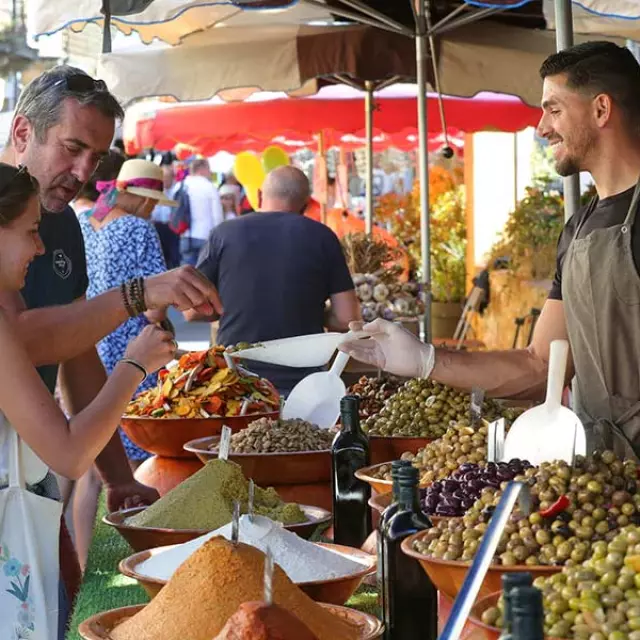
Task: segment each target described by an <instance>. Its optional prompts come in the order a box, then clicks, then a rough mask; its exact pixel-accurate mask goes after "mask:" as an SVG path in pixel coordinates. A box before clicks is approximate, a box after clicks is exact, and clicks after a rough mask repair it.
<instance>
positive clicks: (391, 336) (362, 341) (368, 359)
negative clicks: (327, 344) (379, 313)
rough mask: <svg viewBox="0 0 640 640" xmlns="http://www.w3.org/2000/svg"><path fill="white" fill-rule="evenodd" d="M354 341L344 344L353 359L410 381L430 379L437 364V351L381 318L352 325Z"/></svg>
mask: <svg viewBox="0 0 640 640" xmlns="http://www.w3.org/2000/svg"><path fill="white" fill-rule="evenodd" d="M349 329H350V330H351V331H352V332H354V334H355V335H354V337H353V338H352V339H348V340H345V341H344V342H343V343H342V344H341V345H340V347H339V348H340V351H344V352H345V353H347V354H349V355H350V356H351V357H352V358H355V359H356V360H359V361H360V362H364V363H366V364H370V365H372V366H374V367H377V368H378V369H383V370H384V371H388V372H389V373H393V374H395V375H397V376H404V377H407V378H428V377H429V375H430V374H431V371H432V370H433V366H434V364H435V349H434V347H433V345H432V344H424V343H422V342H420V340H418V338H416V336H414V335H413V334H412V333H411V332H409V331H407V330H406V329H405V328H404V327H402V326H401V325H398V324H395V323H393V322H389V321H388V320H382V319H381V318H378V319H377V320H374V321H373V322H369V323H368V324H365V325H364V326H363V325H362V323H361V322H352V323H351V324H350V325H349Z"/></svg>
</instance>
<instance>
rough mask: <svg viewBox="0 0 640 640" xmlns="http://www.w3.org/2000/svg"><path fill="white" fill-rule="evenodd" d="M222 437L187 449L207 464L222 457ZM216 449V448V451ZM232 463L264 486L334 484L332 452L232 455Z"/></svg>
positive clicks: (201, 440) (193, 442) (203, 440)
mask: <svg viewBox="0 0 640 640" xmlns="http://www.w3.org/2000/svg"><path fill="white" fill-rule="evenodd" d="M219 441H220V438H219V437H215V436H213V437H208V438H198V439H197V440H191V441H190V442H187V443H186V444H185V445H184V448H185V450H186V451H188V452H189V453H195V454H196V455H197V456H198V458H200V460H202V462H203V463H206V462H207V461H208V460H211V459H212V458H217V457H218V450H217V449H216V448H215V447H216V446H217V444H218V442H219ZM212 447H213V448H212ZM229 460H232V461H233V462H236V463H237V464H239V465H240V466H241V467H242V472H243V473H244V476H245V478H251V479H252V480H253V481H254V482H255V483H256V484H258V485H260V486H265V487H270V486H272V485H283V484H315V483H320V482H329V481H330V480H331V450H330V449H325V450H324V451H300V452H296V453H230V454H229Z"/></svg>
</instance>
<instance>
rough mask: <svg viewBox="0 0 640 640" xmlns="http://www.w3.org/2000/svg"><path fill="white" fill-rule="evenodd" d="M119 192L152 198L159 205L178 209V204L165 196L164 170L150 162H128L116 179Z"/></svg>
mask: <svg viewBox="0 0 640 640" xmlns="http://www.w3.org/2000/svg"><path fill="white" fill-rule="evenodd" d="M116 188H117V189H118V191H123V192H125V193H131V194H133V195H136V196H141V197H143V198H152V199H153V200H157V201H158V203H159V204H166V205H169V206H170V207H177V206H178V203H177V202H176V201H175V200H171V199H169V198H167V196H165V195H164V192H163V190H162V188H163V180H162V169H161V168H160V167H159V166H158V165H157V164H155V163H153V162H150V161H149V160H138V159H135V160H127V161H126V162H125V163H124V164H123V165H122V168H121V169H120V173H119V174H118V178H117V179H116Z"/></svg>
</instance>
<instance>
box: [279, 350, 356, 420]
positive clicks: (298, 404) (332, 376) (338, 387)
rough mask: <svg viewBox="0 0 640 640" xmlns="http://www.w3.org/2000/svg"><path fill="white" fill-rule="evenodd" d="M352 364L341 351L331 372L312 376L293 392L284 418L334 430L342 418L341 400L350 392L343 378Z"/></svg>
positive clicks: (287, 402) (301, 381)
mask: <svg viewBox="0 0 640 640" xmlns="http://www.w3.org/2000/svg"><path fill="white" fill-rule="evenodd" d="M347 362H349V356H348V355H347V354H346V353H342V351H340V352H339V353H338V355H337V356H336V359H335V360H334V362H333V365H332V366H331V369H329V371H320V372H319V373H312V374H311V375H309V376H307V377H306V378H303V379H302V380H300V382H298V384H297V385H296V386H295V387H294V388H293V390H292V391H291V393H290V394H289V397H288V398H287V400H286V401H285V403H284V408H283V409H282V417H283V418H284V419H285V420H291V419H295V418H298V419H300V420H306V421H307V422H311V423H312V424H317V425H318V426H319V427H322V428H323V429H330V428H331V427H333V426H334V425H335V423H336V422H337V421H338V417H339V416H340V400H341V399H342V398H343V396H344V395H345V394H346V392H347V389H346V387H345V386H344V382H342V379H341V378H340V376H341V375H342V372H343V371H344V368H345V367H346V366H347Z"/></svg>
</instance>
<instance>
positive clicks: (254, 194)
mask: <svg viewBox="0 0 640 640" xmlns="http://www.w3.org/2000/svg"><path fill="white" fill-rule="evenodd" d="M244 190H245V193H246V194H247V200H248V201H249V204H250V205H251V208H252V209H253V210H254V211H258V209H260V187H259V186H258V185H257V184H245V185H244Z"/></svg>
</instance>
